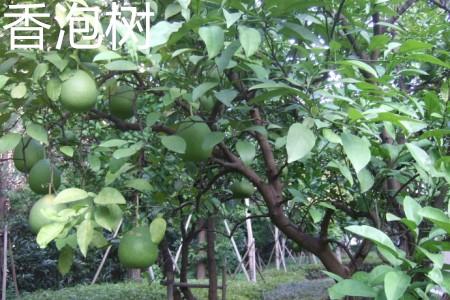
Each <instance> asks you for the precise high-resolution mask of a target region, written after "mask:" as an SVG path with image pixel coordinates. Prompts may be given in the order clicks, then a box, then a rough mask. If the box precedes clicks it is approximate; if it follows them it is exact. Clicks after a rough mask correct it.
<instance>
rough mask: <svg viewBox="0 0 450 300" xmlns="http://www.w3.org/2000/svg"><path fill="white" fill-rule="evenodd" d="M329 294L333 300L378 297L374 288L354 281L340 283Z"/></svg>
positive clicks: (330, 289)
mask: <svg viewBox="0 0 450 300" xmlns="http://www.w3.org/2000/svg"><path fill="white" fill-rule="evenodd" d="M328 294H329V295H330V298H331V299H341V298H343V297H345V296H351V297H370V298H373V297H375V296H376V295H377V293H376V291H375V290H374V289H373V288H372V287H370V286H368V285H367V284H366V283H364V282H361V281H358V280H354V279H345V280H342V281H339V282H338V283H336V284H335V285H333V286H332V287H331V288H329V289H328Z"/></svg>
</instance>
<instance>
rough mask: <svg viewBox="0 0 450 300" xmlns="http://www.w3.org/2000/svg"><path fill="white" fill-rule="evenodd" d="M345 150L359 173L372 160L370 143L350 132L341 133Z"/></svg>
mask: <svg viewBox="0 0 450 300" xmlns="http://www.w3.org/2000/svg"><path fill="white" fill-rule="evenodd" d="M341 139H342V145H343V147H344V152H345V154H346V155H347V157H348V159H350V162H351V163H352V165H353V168H354V169H355V172H356V173H359V171H361V170H362V169H363V168H364V167H365V166H367V164H368V163H369V161H370V157H371V154H370V148H369V145H368V143H367V142H366V141H365V140H363V139H361V138H360V137H357V136H355V135H352V134H350V133H343V134H342V135H341Z"/></svg>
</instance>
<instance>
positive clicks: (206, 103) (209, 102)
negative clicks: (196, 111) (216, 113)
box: [200, 97, 216, 112]
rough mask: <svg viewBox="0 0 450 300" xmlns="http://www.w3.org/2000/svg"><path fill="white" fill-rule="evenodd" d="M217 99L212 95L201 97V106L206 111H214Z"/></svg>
mask: <svg viewBox="0 0 450 300" xmlns="http://www.w3.org/2000/svg"><path fill="white" fill-rule="evenodd" d="M215 104H216V101H215V100H214V99H213V98H211V97H203V98H201V99H200V108H201V109H202V110H203V111H206V112H212V110H213V108H214V105H215Z"/></svg>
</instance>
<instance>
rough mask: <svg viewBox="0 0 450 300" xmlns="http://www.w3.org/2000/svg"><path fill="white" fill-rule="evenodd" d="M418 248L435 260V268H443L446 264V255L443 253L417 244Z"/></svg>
mask: <svg viewBox="0 0 450 300" xmlns="http://www.w3.org/2000/svg"><path fill="white" fill-rule="evenodd" d="M417 249H419V250H420V252H422V253H423V254H425V256H426V257H427V258H428V259H429V260H431V261H432V262H433V264H434V267H435V268H438V269H442V267H443V266H444V255H443V254H442V253H431V252H430V251H428V250H426V249H425V248H422V247H420V246H417Z"/></svg>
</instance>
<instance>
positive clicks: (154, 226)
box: [150, 217, 167, 244]
mask: <svg viewBox="0 0 450 300" xmlns="http://www.w3.org/2000/svg"><path fill="white" fill-rule="evenodd" d="M166 228H167V223H166V221H165V220H164V219H163V218H161V217H158V218H156V219H154V220H153V222H152V223H151V224H150V236H151V238H152V242H153V243H155V244H159V243H160V242H161V241H162V240H163V239H164V234H165V233H166Z"/></svg>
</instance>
